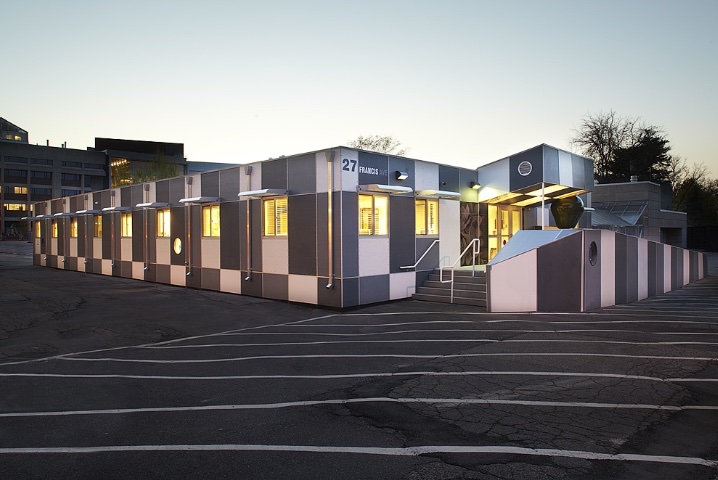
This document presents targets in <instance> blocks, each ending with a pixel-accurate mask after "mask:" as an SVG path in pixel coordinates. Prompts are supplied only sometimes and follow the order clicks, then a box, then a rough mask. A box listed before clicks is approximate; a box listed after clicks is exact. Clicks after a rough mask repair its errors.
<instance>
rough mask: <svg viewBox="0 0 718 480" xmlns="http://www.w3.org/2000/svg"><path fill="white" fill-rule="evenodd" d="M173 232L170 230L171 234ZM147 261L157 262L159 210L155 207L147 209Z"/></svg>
mask: <svg viewBox="0 0 718 480" xmlns="http://www.w3.org/2000/svg"><path fill="white" fill-rule="evenodd" d="M170 216H171V215H170ZM170 221H171V220H170ZM171 234H172V232H170V235H171ZM170 245H172V241H171V240H170ZM170 248H171V247H170ZM146 261H148V262H156V261H157V210H154V209H150V210H147V260H146Z"/></svg>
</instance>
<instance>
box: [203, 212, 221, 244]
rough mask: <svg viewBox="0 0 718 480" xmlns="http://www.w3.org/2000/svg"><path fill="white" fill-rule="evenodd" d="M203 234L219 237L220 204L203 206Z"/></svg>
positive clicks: (204, 235)
mask: <svg viewBox="0 0 718 480" xmlns="http://www.w3.org/2000/svg"><path fill="white" fill-rule="evenodd" d="M202 236H203V237H219V205H208V206H206V207H202Z"/></svg>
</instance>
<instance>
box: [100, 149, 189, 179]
mask: <svg viewBox="0 0 718 480" xmlns="http://www.w3.org/2000/svg"><path fill="white" fill-rule="evenodd" d="M94 150H95V151H98V152H103V153H104V154H105V155H106V156H107V160H108V164H109V172H110V182H109V183H110V187H112V188H116V187H123V186H127V185H132V184H134V183H140V182H143V181H146V180H147V178H146V177H148V176H152V175H153V174H155V175H156V174H159V176H160V177H162V178H171V177H179V176H182V175H187V173H188V172H187V159H186V158H185V156H184V144H182V143H167V142H151V141H145V140H122V139H116V138H95V148H94Z"/></svg>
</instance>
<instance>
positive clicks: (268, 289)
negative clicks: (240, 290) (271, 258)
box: [262, 273, 289, 300]
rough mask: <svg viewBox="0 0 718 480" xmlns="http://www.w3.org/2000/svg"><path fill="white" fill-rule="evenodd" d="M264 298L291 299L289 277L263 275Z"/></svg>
mask: <svg viewBox="0 0 718 480" xmlns="http://www.w3.org/2000/svg"><path fill="white" fill-rule="evenodd" d="M262 296H263V297H264V298H273V299H275V300H287V299H288V298H289V277H288V276H287V275H274V274H271V273H264V274H262Z"/></svg>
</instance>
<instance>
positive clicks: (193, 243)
mask: <svg viewBox="0 0 718 480" xmlns="http://www.w3.org/2000/svg"><path fill="white" fill-rule="evenodd" d="M189 208H190V227H191V230H190V252H189V253H190V258H189V264H190V265H191V266H192V275H190V276H189V277H187V286H188V287H191V288H202V278H201V275H200V273H201V268H200V267H202V206H201V205H192V206H190V207H189ZM220 214H221V209H220ZM221 232H222V224H221V219H220V234H221Z"/></svg>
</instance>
